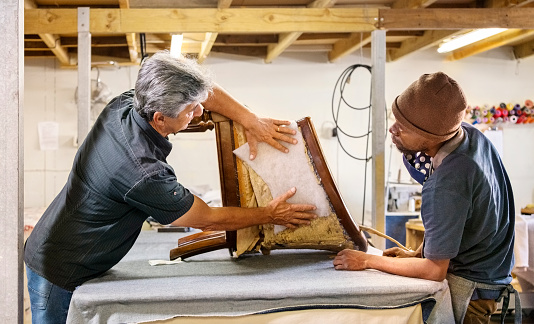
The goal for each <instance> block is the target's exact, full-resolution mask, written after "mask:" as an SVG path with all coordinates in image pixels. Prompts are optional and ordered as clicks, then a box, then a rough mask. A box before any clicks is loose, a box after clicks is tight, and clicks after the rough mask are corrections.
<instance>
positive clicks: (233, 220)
mask: <svg viewBox="0 0 534 324" xmlns="http://www.w3.org/2000/svg"><path fill="white" fill-rule="evenodd" d="M210 209H211V212H210V213H209V215H206V216H207V217H202V218H198V219H197V222H196V223H195V224H193V225H191V227H194V228H199V229H202V230H203V231H233V230H238V229H241V228H245V227H250V226H255V225H262V224H267V223H270V221H271V219H270V218H269V216H268V215H267V214H266V213H265V208H261V207H258V208H239V207H212V208H210Z"/></svg>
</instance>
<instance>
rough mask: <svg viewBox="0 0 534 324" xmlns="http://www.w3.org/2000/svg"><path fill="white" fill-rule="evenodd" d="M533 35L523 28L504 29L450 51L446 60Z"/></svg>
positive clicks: (467, 55) (532, 31)
mask: <svg viewBox="0 0 534 324" xmlns="http://www.w3.org/2000/svg"><path fill="white" fill-rule="evenodd" d="M532 36H534V30H532V29H530V30H525V29H510V30H507V31H504V32H502V33H500V34H497V35H495V36H492V37H488V38H486V39H484V40H481V41H479V42H476V43H474V44H471V45H467V46H464V47H462V48H460V49H457V50H455V51H453V52H451V53H450V54H449V55H448V56H447V60H448V61H456V60H460V59H463V58H466V57H469V56H472V55H475V54H478V53H482V52H485V51H489V50H491V49H494V48H496V47H500V46H503V45H506V44H509V43H511V42H515V41H520V40H522V39H526V38H531V37H532Z"/></svg>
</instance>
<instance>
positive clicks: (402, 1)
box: [391, 0, 437, 9]
mask: <svg viewBox="0 0 534 324" xmlns="http://www.w3.org/2000/svg"><path fill="white" fill-rule="evenodd" d="M436 1H437V0H397V1H395V2H393V4H392V5H391V9H417V8H426V7H428V6H430V5H432V4H433V3H434V2H436Z"/></svg>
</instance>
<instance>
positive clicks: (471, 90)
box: [25, 49, 534, 222]
mask: <svg viewBox="0 0 534 324" xmlns="http://www.w3.org/2000/svg"><path fill="white" fill-rule="evenodd" d="M368 57H369V53H368V52H366V51H364V52H363V54H362V53H357V54H354V55H352V56H349V57H345V58H343V59H342V60H340V61H339V62H336V63H328V62H327V60H326V57H325V56H323V55H317V54H306V55H298V57H297V56H295V55H294V54H287V55H284V56H282V57H279V58H278V59H277V60H275V61H274V62H273V63H271V64H265V63H263V60H261V59H252V58H243V57H239V58H237V57H231V56H229V55H226V54H216V53H213V54H212V55H211V56H210V57H209V58H208V59H207V60H206V62H205V65H206V66H207V67H209V68H210V69H211V70H212V71H213V72H214V73H215V77H216V80H217V81H218V83H219V84H220V85H221V86H223V87H224V88H225V89H227V90H228V91H229V92H230V93H232V94H233V95H234V96H235V97H236V98H237V99H239V100H240V101H241V102H243V103H244V104H246V105H248V106H249V107H250V108H251V109H252V110H253V111H255V112H256V113H257V114H259V115H262V116H269V117H273V118H280V119H299V118H302V117H305V116H310V117H311V118H312V120H313V122H314V124H315V127H316V128H317V130H318V132H319V133H320V130H321V128H322V126H323V125H329V124H331V122H332V112H331V111H332V107H331V103H332V94H333V91H334V86H335V83H336V81H337V79H338V78H339V76H340V75H341V73H342V72H343V71H344V70H345V69H346V68H347V67H349V66H350V65H352V64H370V61H369V59H368ZM236 59H239V61H238V60H236ZM439 70H441V71H444V72H446V73H448V74H449V75H451V76H452V77H453V78H455V79H456V80H457V81H458V82H459V83H460V85H461V86H462V87H463V89H464V91H465V92H466V95H467V97H468V100H469V102H470V103H471V104H473V105H481V104H485V103H487V104H491V105H494V104H498V103H500V102H524V100H525V99H534V98H533V97H534V93H533V92H534V91H533V90H534V79H533V78H532V77H531V76H532V75H534V58H530V59H526V60H524V61H521V62H520V63H517V62H516V61H514V60H511V59H510V52H509V51H508V50H506V49H505V50H497V51H492V52H489V53H484V54H482V55H477V56H475V57H471V58H466V59H464V60H461V61H458V62H444V61H443V59H442V58H441V57H439V56H438V55H437V54H435V53H434V52H431V51H424V52H421V53H416V54H414V55H411V56H408V57H406V58H403V59H401V60H399V61H397V62H392V63H388V64H386V102H387V105H388V109H389V106H390V105H391V102H392V100H393V99H394V98H395V97H396V96H397V95H398V94H399V93H400V92H402V91H403V90H404V89H405V88H406V87H407V86H408V85H409V84H410V83H411V82H413V81H414V80H415V79H417V78H418V77H419V76H420V75H421V74H423V73H431V72H435V71H439ZM93 73H94V75H93V77H94V78H96V71H93ZM136 74H137V68H136V67H132V68H120V69H107V70H101V74H100V77H101V79H102V81H103V82H104V83H106V84H107V85H108V86H109V87H110V88H111V90H112V92H113V93H114V94H119V93H120V92H122V91H125V90H128V89H130V88H132V87H133V86H134V84H135V78H136ZM76 80H77V76H76V71H75V70H62V69H59V66H58V64H57V63H56V62H55V61H54V60H51V59H38V60H27V61H26V66H25V204H26V206H27V207H40V206H45V205H47V204H49V203H50V202H51V200H52V199H53V198H54V196H55V194H57V192H59V190H60V189H61V187H62V186H63V184H64V182H65V180H66V178H67V175H68V172H69V170H70V166H71V163H72V159H73V157H74V154H75V152H76V148H75V147H74V146H73V145H72V139H73V136H74V135H75V134H76V131H75V129H76V105H75V102H74V91H75V88H76ZM345 91H346V92H347V93H346V94H345V95H346V96H347V100H348V101H349V103H350V104H352V105H355V106H365V105H367V103H368V101H369V75H368V73H367V72H365V71H364V70H358V71H357V72H355V73H354V76H353V78H352V79H351V83H350V84H348V85H347V86H346V89H345ZM367 119H368V117H367V115H366V112H354V111H350V110H349V109H347V108H345V107H344V108H342V111H341V115H340V124H341V126H342V127H343V128H344V129H345V130H346V131H347V132H349V133H351V134H362V133H364V132H365V130H366V129H367ZM39 121H56V122H58V123H59V124H60V145H61V146H60V149H59V150H58V151H46V152H43V151H40V150H39V145H38V137H37V123H38V122H39ZM391 123H392V120H390V121H389V125H391ZM533 138H534V124H530V125H513V126H508V127H505V128H504V146H505V149H504V157H503V159H504V161H505V165H506V167H507V168H508V173H509V175H510V178H511V181H512V184H513V186H514V190H515V196H516V204H517V207H518V208H520V207H521V206H524V205H526V204H527V203H531V202H534V170H533V168H532V161H533V158H534V144H533V141H532V139H533ZM213 139H214V137H213V134H212V133H211V132H208V133H205V134H179V135H178V136H176V137H175V138H172V142H173V145H174V149H173V152H172V153H171V155H170V156H169V162H170V163H171V164H172V165H173V167H174V168H175V170H176V171H177V174H178V178H179V179H180V180H181V181H182V182H183V183H184V184H185V185H186V186H197V185H209V186H210V187H211V188H218V186H219V184H218V181H219V178H218V171H217V169H216V167H217V158H216V152H215V146H214V141H213ZM343 143H344V146H345V147H348V149H349V150H350V152H351V153H352V154H353V155H356V156H364V155H365V141H364V140H353V141H347V140H346V139H343ZM321 144H322V146H323V150H324V151H325V154H326V158H327V161H328V163H329V165H330V168H331V170H332V174H333V176H334V177H335V178H336V180H337V182H338V185H339V188H340V191H341V193H342V195H343V198H344V199H345V202H346V204H347V206H348V208H349V209H350V211H351V213H352V215H353V217H354V218H355V219H356V220H357V221H358V222H360V221H361V217H362V199H363V181H364V170H365V169H364V163H363V162H361V161H356V160H353V159H351V158H349V157H348V156H347V155H345V154H344V153H343V152H342V151H341V150H340V149H339V146H338V145H337V141H336V139H332V138H330V139H327V138H321ZM386 145H387V149H386V168H387V166H388V160H389V145H390V141H389V137H388V141H387V142H386ZM184 152H186V154H184ZM391 165H392V167H391V170H392V175H393V177H396V174H397V170H398V169H399V165H400V154H398V152H396V150H394V151H393V154H392V162H391ZM370 181H371V169H370V167H369V169H368V178H367V187H368V193H367V203H366V211H367V216H366V222H367V221H370V220H369V214H370V210H371V206H370V187H371V182H370Z"/></svg>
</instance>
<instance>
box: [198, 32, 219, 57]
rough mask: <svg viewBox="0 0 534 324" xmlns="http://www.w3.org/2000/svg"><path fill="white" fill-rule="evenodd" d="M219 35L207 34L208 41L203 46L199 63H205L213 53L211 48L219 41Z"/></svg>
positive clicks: (199, 54) (199, 55)
mask: <svg viewBox="0 0 534 324" xmlns="http://www.w3.org/2000/svg"><path fill="white" fill-rule="evenodd" d="M217 35H218V33H206V39H205V40H204V41H203V42H202V44H201V49H200V52H199V53H198V59H197V61H198V63H202V62H204V60H205V59H206V58H207V57H208V55H209V53H210V52H211V48H212V47H213V44H214V43H215V40H216V39H217Z"/></svg>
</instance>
